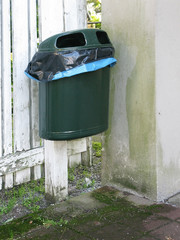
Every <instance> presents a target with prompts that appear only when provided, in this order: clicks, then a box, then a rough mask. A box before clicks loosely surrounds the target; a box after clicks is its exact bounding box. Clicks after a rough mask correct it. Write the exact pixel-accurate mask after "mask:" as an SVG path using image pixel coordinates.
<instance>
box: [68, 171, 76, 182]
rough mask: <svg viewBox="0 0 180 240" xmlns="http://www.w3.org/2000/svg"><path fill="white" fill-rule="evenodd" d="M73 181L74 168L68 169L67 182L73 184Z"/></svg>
mask: <svg viewBox="0 0 180 240" xmlns="http://www.w3.org/2000/svg"><path fill="white" fill-rule="evenodd" d="M74 179H75V177H74V168H68V180H69V181H71V182H73V181H74Z"/></svg>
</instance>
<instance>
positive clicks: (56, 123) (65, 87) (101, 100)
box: [39, 67, 110, 140]
mask: <svg viewBox="0 0 180 240" xmlns="http://www.w3.org/2000/svg"><path fill="white" fill-rule="evenodd" d="M109 74H110V67H105V68H103V69H100V70H97V71H94V72H89V73H82V74H79V75H76V76H73V77H70V78H63V79H61V80H57V81H51V82H48V83H43V82H41V83H39V109H40V116H39V118H40V121H39V123H40V124H39V133H40V137H41V138H44V139H48V140H69V139H75V138H81V137H86V136H91V135H95V134H98V133H101V132H103V131H105V130H107V128H108V105H109Z"/></svg>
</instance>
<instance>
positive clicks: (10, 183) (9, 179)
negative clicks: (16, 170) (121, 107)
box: [5, 173, 13, 189]
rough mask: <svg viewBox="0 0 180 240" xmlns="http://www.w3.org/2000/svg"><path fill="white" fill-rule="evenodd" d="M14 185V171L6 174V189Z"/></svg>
mask: <svg viewBox="0 0 180 240" xmlns="http://www.w3.org/2000/svg"><path fill="white" fill-rule="evenodd" d="M12 187H13V173H8V174H6V175H5V189H7V188H12Z"/></svg>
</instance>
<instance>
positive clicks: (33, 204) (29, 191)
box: [0, 178, 45, 215]
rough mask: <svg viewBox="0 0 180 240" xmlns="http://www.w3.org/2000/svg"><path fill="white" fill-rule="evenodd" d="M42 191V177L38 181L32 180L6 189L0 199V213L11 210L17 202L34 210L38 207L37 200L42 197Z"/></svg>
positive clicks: (43, 189)
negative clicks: (2, 197)
mask: <svg viewBox="0 0 180 240" xmlns="http://www.w3.org/2000/svg"><path fill="white" fill-rule="evenodd" d="M37 193H39V194H37ZM44 193H45V187H44V179H43V178H42V179H40V180H38V181H32V182H30V183H26V184H22V185H21V186H18V187H16V188H13V189H10V190H6V191H5V193H4V199H0V215H3V214H7V213H9V212H10V211H12V209H13V208H14V206H15V205H16V204H17V203H18V202H20V204H22V205H23V206H25V207H26V208H27V209H29V210H30V211H32V212H36V211H38V210H39V208H40V206H39V204H38V202H39V201H40V200H41V199H42V198H43V195H42V194H44Z"/></svg>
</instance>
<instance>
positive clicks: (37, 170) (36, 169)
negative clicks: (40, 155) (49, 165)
mask: <svg viewBox="0 0 180 240" xmlns="http://www.w3.org/2000/svg"><path fill="white" fill-rule="evenodd" d="M40 178H41V165H37V166H35V167H34V180H37V179H40Z"/></svg>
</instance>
